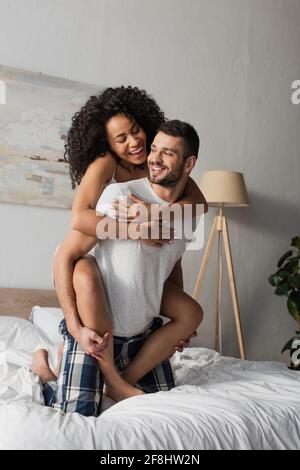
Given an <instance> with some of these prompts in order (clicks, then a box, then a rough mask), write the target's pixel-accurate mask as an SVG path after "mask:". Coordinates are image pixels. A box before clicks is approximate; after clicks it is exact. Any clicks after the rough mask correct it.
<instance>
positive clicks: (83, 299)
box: [73, 255, 142, 401]
mask: <svg viewBox="0 0 300 470" xmlns="http://www.w3.org/2000/svg"><path fill="white" fill-rule="evenodd" d="M73 285H74V290H75V293H76V304H77V310H78V314H79V316H80V319H81V321H82V323H83V325H84V326H86V327H88V328H91V329H92V330H94V331H96V332H97V333H98V334H99V335H100V336H103V335H104V333H105V332H109V333H110V336H111V340H110V342H109V344H108V347H107V348H106V350H105V351H104V352H103V353H101V357H102V359H101V360H98V364H99V367H100V369H101V371H102V373H103V375H104V380H105V383H106V385H107V395H109V396H110V397H111V398H112V399H113V400H115V401H120V400H123V399H124V398H129V397H131V396H134V395H138V394H140V393H142V392H141V391H140V390H138V389H136V388H134V387H132V386H131V385H129V384H128V383H126V381H125V380H124V379H122V378H121V377H120V375H119V372H118V370H117V368H116V366H115V362H114V353H113V340H112V338H113V337H112V328H111V323H110V318H109V315H108V312H107V305H106V301H105V292H104V289H103V284H102V279H101V274H100V271H99V268H98V265H97V263H96V261H95V259H94V258H93V257H92V256H90V255H88V256H86V257H84V258H81V259H80V260H78V261H77V263H76V265H75V268H74V274H73Z"/></svg>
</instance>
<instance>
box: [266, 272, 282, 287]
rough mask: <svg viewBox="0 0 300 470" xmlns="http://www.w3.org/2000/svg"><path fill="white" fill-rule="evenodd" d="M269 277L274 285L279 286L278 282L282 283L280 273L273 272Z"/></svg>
mask: <svg viewBox="0 0 300 470" xmlns="http://www.w3.org/2000/svg"><path fill="white" fill-rule="evenodd" d="M268 279H269V283H270V284H271V286H273V287H276V286H278V284H280V282H281V281H282V280H283V279H282V277H280V276H278V274H271V276H269V278H268Z"/></svg>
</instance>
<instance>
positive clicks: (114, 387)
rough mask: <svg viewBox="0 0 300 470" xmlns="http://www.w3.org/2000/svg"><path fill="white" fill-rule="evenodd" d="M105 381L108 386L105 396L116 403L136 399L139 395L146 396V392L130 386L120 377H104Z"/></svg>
mask: <svg viewBox="0 0 300 470" xmlns="http://www.w3.org/2000/svg"><path fill="white" fill-rule="evenodd" d="M103 375H104V374H103ZM104 380H105V384H106V387H105V395H106V396H107V397H108V398H111V399H112V400H114V401H116V402H118V401H121V400H125V399H126V398H131V397H135V396H137V395H144V392H142V391H141V390H139V389H138V388H135V387H133V386H132V385H129V384H128V383H127V382H125V380H123V379H122V377H120V376H119V375H117V376H116V377H115V376H113V377H112V376H110V377H109V378H108V377H107V376H104Z"/></svg>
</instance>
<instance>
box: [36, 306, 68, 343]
mask: <svg viewBox="0 0 300 470" xmlns="http://www.w3.org/2000/svg"><path fill="white" fill-rule="evenodd" d="M63 318H64V314H63V311H62V309H61V308H52V307H39V306H35V307H33V309H32V310H31V313H30V317H29V319H30V321H31V322H32V323H33V324H34V325H35V327H36V328H37V330H38V332H39V333H40V334H41V335H42V336H43V337H45V338H46V339H47V341H48V342H49V343H51V344H60V343H61V342H62V341H63V337H62V335H61V334H60V333H59V331H58V326H59V323H60V322H61V320H62V319H63Z"/></svg>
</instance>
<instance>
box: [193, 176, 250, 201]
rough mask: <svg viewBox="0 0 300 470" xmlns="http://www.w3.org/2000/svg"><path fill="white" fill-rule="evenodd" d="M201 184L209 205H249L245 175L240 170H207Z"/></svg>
mask: <svg viewBox="0 0 300 470" xmlns="http://www.w3.org/2000/svg"><path fill="white" fill-rule="evenodd" d="M199 186H200V189H201V191H202V192H203V194H204V196H205V199H206V200H207V203H208V205H209V206H218V207H219V206H229V207H247V206H249V199H248V193H247V188H246V184H245V181H244V176H243V174H242V173H239V172H238V171H220V170H217V171H205V172H204V173H203V176H202V178H201V181H200V185H199Z"/></svg>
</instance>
